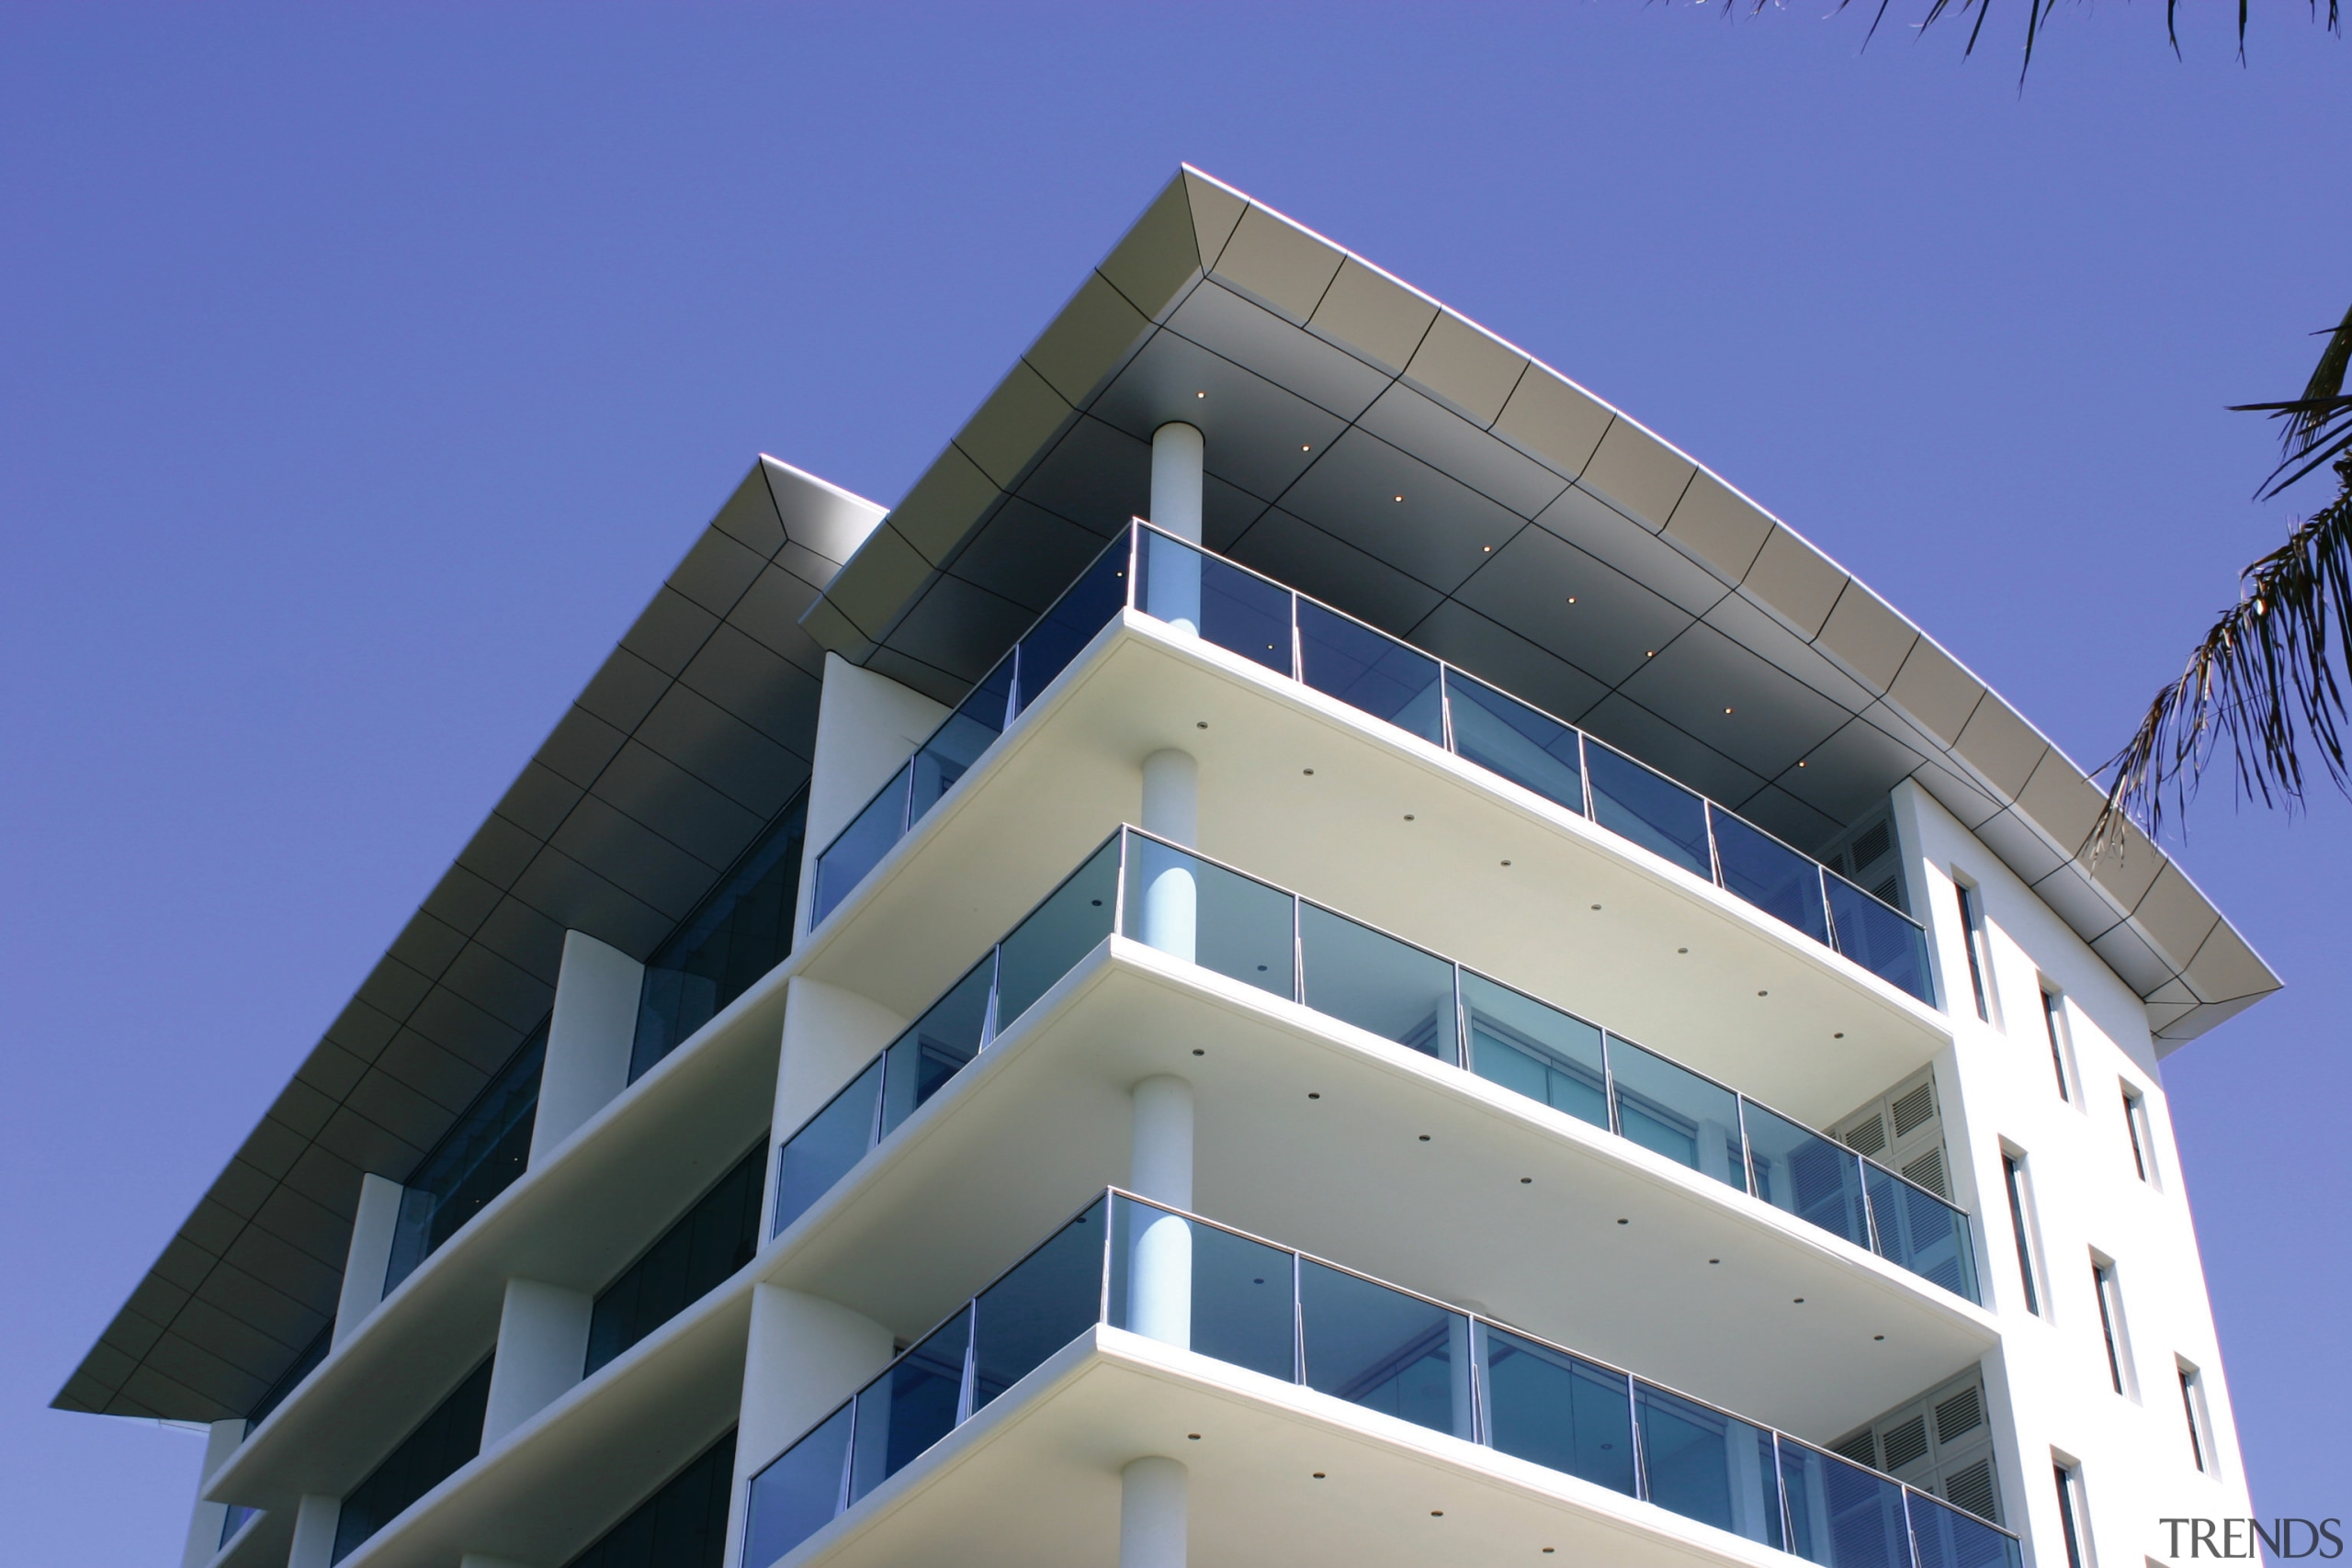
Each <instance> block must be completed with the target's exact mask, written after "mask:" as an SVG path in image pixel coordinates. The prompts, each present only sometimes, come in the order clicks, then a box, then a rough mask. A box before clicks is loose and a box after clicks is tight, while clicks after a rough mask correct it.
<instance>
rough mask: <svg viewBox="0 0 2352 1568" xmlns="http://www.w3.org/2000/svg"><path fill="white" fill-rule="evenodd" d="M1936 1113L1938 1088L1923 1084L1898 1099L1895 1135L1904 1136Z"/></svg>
mask: <svg viewBox="0 0 2352 1568" xmlns="http://www.w3.org/2000/svg"><path fill="white" fill-rule="evenodd" d="M1935 1113H1936V1086H1935V1085H1934V1084H1932V1083H1923V1084H1921V1085H1920V1086H1919V1087H1918V1088H1917V1089H1912V1090H1910V1091H1909V1092H1907V1093H1905V1094H1904V1095H1902V1096H1900V1097H1899V1098H1897V1099H1896V1100H1895V1102H1894V1135H1895V1136H1896V1137H1898V1138H1899V1137H1901V1136H1903V1134H1905V1133H1908V1132H1909V1131H1911V1129H1912V1128H1914V1127H1917V1126H1918V1125H1919V1124H1920V1123H1921V1122H1925V1121H1926V1120H1927V1119H1928V1117H1930V1116H1933V1115H1934V1114H1935Z"/></svg>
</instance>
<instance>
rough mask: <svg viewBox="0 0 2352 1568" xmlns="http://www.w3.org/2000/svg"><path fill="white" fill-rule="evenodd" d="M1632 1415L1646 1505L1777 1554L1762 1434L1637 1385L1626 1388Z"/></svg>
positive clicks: (1775, 1502) (1774, 1479)
mask: <svg viewBox="0 0 2352 1568" xmlns="http://www.w3.org/2000/svg"><path fill="white" fill-rule="evenodd" d="M1634 1416H1635V1417H1636V1419H1637V1420H1639V1422H1640V1423H1641V1428H1642V1474H1643V1478H1644V1480H1645V1483H1647V1485H1646V1489H1647V1492H1648V1494H1649V1500H1650V1501H1651V1502H1653V1503H1656V1504H1657V1506H1659V1507H1661V1508H1671V1509H1672V1510H1673V1511H1674V1512H1676V1513H1678V1514H1680V1515H1681V1516H1682V1517H1685V1518H1690V1519H1698V1520H1701V1521H1702V1522H1703V1523H1706V1524H1711V1525H1713V1526H1714V1527H1715V1528H1716V1529H1726V1530H1729V1531H1731V1532H1732V1533H1733V1534H1734V1535H1741V1536H1746V1537H1747V1539H1748V1540H1753V1541H1760V1542H1762V1543H1763V1544H1764V1545H1766V1546H1769V1547H1771V1548H1773V1549H1774V1550H1775V1551H1778V1550H1779V1549H1780V1547H1781V1488H1780V1478H1779V1475H1778V1474H1777V1472H1775V1471H1774V1469H1773V1464H1772V1434H1771V1433H1770V1432H1769V1431H1767V1430H1766V1429H1765V1428H1763V1427H1758V1426H1754V1425H1751V1424H1750V1423H1748V1422H1746V1421H1742V1420H1740V1419H1739V1418H1738V1417H1737V1416H1726V1415H1724V1413H1723V1412H1722V1411H1720V1410H1716V1409H1713V1408H1712V1407H1710V1406H1708V1405H1704V1404H1694V1403H1692V1402H1691V1401H1690V1400H1687V1399H1683V1398H1680V1397H1679V1396H1678V1395H1675V1394H1671V1393H1667V1392H1666V1391H1665V1390H1664V1389H1659V1388H1652V1387H1651V1386H1650V1385H1649V1384H1647V1383H1645V1382H1635V1383H1634Z"/></svg>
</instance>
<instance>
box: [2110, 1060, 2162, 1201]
mask: <svg viewBox="0 0 2352 1568" xmlns="http://www.w3.org/2000/svg"><path fill="white" fill-rule="evenodd" d="M2119 1081H2120V1083H2121V1085H2122V1089H2123V1136H2124V1140H2125V1142H2126V1143H2127V1144H2128V1145H2130V1147H2131V1168H2132V1171H2133V1173H2134V1174H2135V1175H2137V1176H2138V1177H2139V1178H2140V1179H2141V1180H2143V1181H2144V1182H2146V1183H2147V1184H2148V1185H2149V1186H2151V1187H2156V1188H2161V1187H2162V1186H2163V1183H2162V1182H2161V1181H2159V1180H2158V1179H2157V1172H2156V1135H2155V1134H2156V1129H2155V1123H2154V1121H2152V1120H2151V1119H2150V1118H2149V1115H2148V1095H2147V1091H2146V1090H2145V1089H2141V1088H2140V1087H2139V1086H2138V1085H2136V1084H2134V1083H2133V1082H2132V1081H2131V1079H2129V1078H2123V1079H2120V1080H2119Z"/></svg>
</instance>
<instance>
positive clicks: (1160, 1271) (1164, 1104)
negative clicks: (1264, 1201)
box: [1127, 1073, 1193, 1350]
mask: <svg viewBox="0 0 2352 1568" xmlns="http://www.w3.org/2000/svg"><path fill="white" fill-rule="evenodd" d="M1132 1098H1133V1099H1134V1100H1135V1138H1134V1144H1133V1149H1132V1152H1131V1153H1130V1155H1129V1156H1128V1163H1127V1172H1128V1175H1127V1185H1128V1187H1129V1188H1130V1189H1131V1190H1133V1191H1134V1192H1135V1193H1136V1196H1138V1197H1142V1198H1148V1199H1150V1200H1151V1201H1153V1202H1156V1203H1165V1204H1167V1205H1168V1206H1169V1207H1170V1208H1172V1209H1190V1208H1191V1207H1192V1206H1193V1086H1192V1085H1191V1084H1189V1083H1186V1082H1185V1081H1184V1080H1183V1079H1182V1078H1180V1077H1174V1076H1172V1075H1170V1074H1166V1073H1162V1074H1159V1075H1158V1076H1156V1077H1148V1078H1146V1079H1144V1080H1143V1082H1141V1083H1139V1084H1137V1085H1136V1087H1135V1089H1133V1091H1132ZM1136 1219H1137V1220H1138V1222H1139V1224H1138V1225H1137V1227H1136V1236H1135V1251H1134V1253H1133V1254H1132V1255H1131V1256H1130V1257H1129V1258H1128V1261H1127V1269H1128V1273H1127V1300H1128V1303H1129V1309H1128V1314H1127V1326H1128V1327H1129V1328H1130V1329H1132V1330H1134V1331H1135V1332H1136V1333H1137V1334H1140V1335H1142V1336H1144V1337H1146V1338H1148V1339H1157V1340H1159V1341H1160V1342H1161V1343H1162V1344H1166V1345H1173V1346H1175V1347H1177V1348H1179V1349H1187V1350H1188V1349H1190V1348H1192V1345H1193V1227H1192V1224H1191V1223H1190V1222H1189V1221H1186V1220H1182V1219H1180V1218H1178V1217H1177V1216H1176V1215H1174V1214H1162V1213H1155V1212H1154V1211H1152V1210H1149V1209H1137V1210H1136Z"/></svg>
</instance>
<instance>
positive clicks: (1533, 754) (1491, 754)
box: [1445, 670, 1584, 816]
mask: <svg viewBox="0 0 2352 1568" xmlns="http://www.w3.org/2000/svg"><path fill="white" fill-rule="evenodd" d="M1445 693H1446V697H1447V699H1448V704H1447V705H1448V708H1449V711H1450V712H1451V714H1452V716H1453V752H1454V755H1456V756H1458V757H1462V758H1464V759H1465V760H1467V761H1473V762H1476V763H1477V764H1478V765H1479V766H1480V767H1482V768H1485V769H1486V770H1487V771H1488V772H1489V773H1500V774H1501V775H1502V776H1503V777H1505V778H1507V779H1509V780H1510V782H1511V783H1513V784H1521V785H1524V786H1525V787H1526V788H1528V789H1532V790H1533V791H1534V792H1535V793H1536V794H1538V795H1542V796H1543V797H1544V799H1546V800H1549V801H1552V802H1554V803H1555V804H1556V805H1560V806H1565V807H1567V808H1568V809H1569V810H1571V811H1573V812H1576V813H1577V814H1578V815H1579V816H1581V815H1582V814H1583V812H1584V769H1583V764H1582V762H1580V761H1578V748H1577V732H1576V731H1575V730H1573V729H1571V728H1568V727H1567V726H1566V725H1565V724H1562V723H1561V722H1560V721H1559V720H1558V719H1556V718H1554V717H1553V716H1551V715H1549V714H1546V713H1542V712H1539V711H1537V710H1536V709H1534V708H1532V707H1530V706H1528V705H1526V704H1525V703H1522V702H1521V701H1520V700H1519V699H1518V698H1517V697H1509V696H1505V695H1504V694H1502V693H1500V692H1498V691H1497V690H1495V689H1494V688H1493V687H1492V686H1489V685H1487V683H1486V682H1483V681H1474V680H1472V679H1470V677H1469V676H1467V675H1464V673H1463V672H1462V671H1459V670H1448V671H1446V672H1445Z"/></svg>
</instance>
